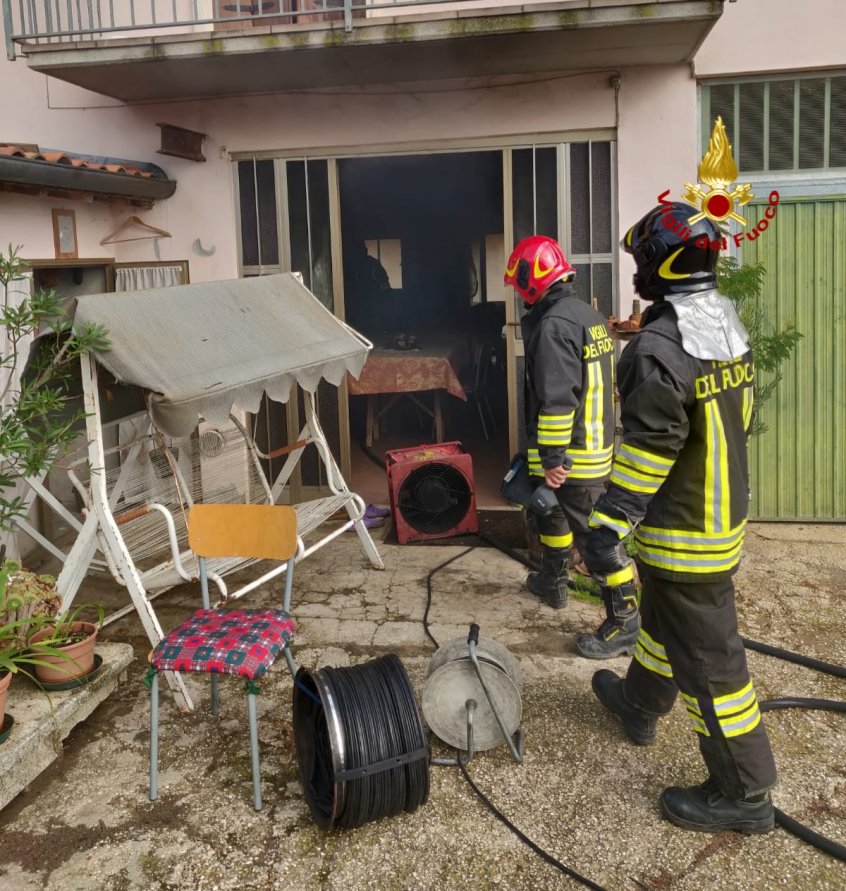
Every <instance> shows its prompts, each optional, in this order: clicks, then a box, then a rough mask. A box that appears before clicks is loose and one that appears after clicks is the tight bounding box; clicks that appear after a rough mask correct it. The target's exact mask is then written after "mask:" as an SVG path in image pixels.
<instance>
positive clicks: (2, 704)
mask: <svg viewBox="0 0 846 891" xmlns="http://www.w3.org/2000/svg"><path fill="white" fill-rule="evenodd" d="M11 683H12V672H11V671H7V672H6V673H5V674H0V725H2V723H3V716H4V715H5V714H6V693H8V691H9V684H11Z"/></svg>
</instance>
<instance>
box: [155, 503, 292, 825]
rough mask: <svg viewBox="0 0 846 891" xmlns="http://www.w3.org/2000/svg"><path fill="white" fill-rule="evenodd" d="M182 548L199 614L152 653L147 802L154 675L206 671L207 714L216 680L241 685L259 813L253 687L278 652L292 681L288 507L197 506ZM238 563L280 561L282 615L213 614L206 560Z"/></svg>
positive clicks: (214, 698)
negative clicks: (195, 574)
mask: <svg viewBox="0 0 846 891" xmlns="http://www.w3.org/2000/svg"><path fill="white" fill-rule="evenodd" d="M188 543H189V546H190V548H191V550H192V551H193V552H194V553H195V554H196V555H197V557H198V560H199V567H200V587H201V590H202V602H203V608H202V609H200V610H197V611H196V612H195V613H194V614H193V615H192V616H191V617H190V618H188V619H187V620H186V621H185V622H183V623H182V624H181V625H179V626H178V627H177V628H174V629H173V630H172V631H170V632H169V633H168V634H166V635H165V637H164V638H163V640H162V641H161V642H160V643H159V644H158V646H156V648H155V649H154V650H153V651H152V653H151V654H150V665H151V667H150V671H149V673H148V681H149V684H150V691H151V708H150V800H151V801H155V799H156V798H157V797H158V723H159V707H158V706H159V697H158V693H159V688H158V673H159V672H160V671H173V672H204V673H207V674H210V675H211V712H212V714H213V715H216V714H217V713H218V683H217V682H218V675H220V674H233V675H237V676H239V677H241V678H243V679H244V682H245V686H246V692H247V717H248V723H249V731H250V755H251V760H252V774H253V803H254V806H255V809H256V810H261V806H262V796H261V772H260V765H259V750H258V722H257V718H256V695H257V694H258V692H259V681H260V680H261V678H262V677H263V676H264V675H265V674H266V673H267V671H268V670H269V669H270V668H271V667H272V665H273V663H274V662H275V661H276V657H277V656H278V655H279V654H280V653H282V652H284V654H285V658H286V660H287V662H288V668H289V669H290V671H291V675H292V676H293V675H295V674H296V670H297V667H296V663H295V662H294V657H293V655H292V654H291V651H290V647H289V644H290V641H291V638H292V636H293V634H294V622H293V620H292V618H291V615H290V609H291V590H292V585H293V579H294V558H295V555H296V554H297V552H298V550H299V549H300V548H299V539H298V536H297V514H296V511H295V510H294V508H292V507H288V506H286V505H274V504H196V505H194V506H193V507H191V509H190V512H189V514H188ZM212 557H244V558H247V557H249V558H253V559H259V560H273V561H283V562H284V563H285V565H286V569H285V593H284V597H283V608H282V609H281V610H277V609H256V610H243V609H221V608H220V607H221V606H223V605H224V604H223V603H219V604H217V605H216V606H215V608H212V607H211V604H210V599H209V577H210V575H211V576H213V573H210V572H209V569H208V566H207V562H206V561H207V559H208V558H212Z"/></svg>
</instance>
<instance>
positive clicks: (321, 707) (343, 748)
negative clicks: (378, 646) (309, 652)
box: [293, 653, 429, 829]
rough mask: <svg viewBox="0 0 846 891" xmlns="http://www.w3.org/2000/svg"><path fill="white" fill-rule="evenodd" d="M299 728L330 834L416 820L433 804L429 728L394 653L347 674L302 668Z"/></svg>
mask: <svg viewBox="0 0 846 891" xmlns="http://www.w3.org/2000/svg"><path fill="white" fill-rule="evenodd" d="M293 723H294V739H295V742H296V747H297V759H298V761H299V769H300V782H301V783H302V787H303V791H304V792H305V797H306V801H307V802H308V806H309V809H310V810H311V813H312V816H313V817H314V819H315V821H316V822H317V824H318V825H319V826H321V827H323V828H324V829H332V828H335V827H342V828H345V829H351V828H354V827H356V826H361V825H363V824H364V823H369V822H372V821H374V820H380V819H382V818H383V817H388V816H391V815H393V814H397V813H399V812H400V811H409V812H410V811H413V810H415V809H416V808H417V807H419V806H420V805H421V804H424V803H425V802H426V799H427V798H428V797H429V752H428V748H427V746H426V739H425V735H424V732H423V722H422V721H421V719H420V713H419V712H418V710H417V702H416V700H415V698H414V692H413V691H412V688H411V683H410V681H409V679H408V675H407V674H406V671H405V668H404V667H403V664H402V662H401V661H400V660H399V658H398V657H397V656H395V655H394V654H393V653H391V654H389V655H387V656H382V657H380V658H378V659H371V660H370V661H369V662H365V663H364V664H362V665H355V666H351V667H347V668H322V669H318V670H317V671H314V672H309V671H308V670H307V669H305V668H301V669H300V670H299V671H298V672H297V677H296V680H295V683H294V715H293Z"/></svg>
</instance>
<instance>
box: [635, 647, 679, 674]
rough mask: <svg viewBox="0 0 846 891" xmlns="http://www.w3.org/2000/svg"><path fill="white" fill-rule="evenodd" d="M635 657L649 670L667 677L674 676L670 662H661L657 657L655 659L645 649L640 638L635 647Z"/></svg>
mask: <svg viewBox="0 0 846 891" xmlns="http://www.w3.org/2000/svg"><path fill="white" fill-rule="evenodd" d="M634 657H635V659H637V661H638V662H640V664H641V665H642V666H643V667H644V668H646V669H648V670H649V671H654V672H655V674H660V675H661V676H662V677H665V678H671V677H672V676H673V669H672V668H671V667H670V665H669V663H667V662H659V661H658V660H657V659H653V658H652V656H650V655H649V653H647V652H646V650H645V649H643V647H642V646H641V644H640V640H638V642H637V646H636V647H635V654H634Z"/></svg>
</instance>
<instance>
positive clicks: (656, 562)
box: [635, 533, 741, 573]
mask: <svg viewBox="0 0 846 891" xmlns="http://www.w3.org/2000/svg"><path fill="white" fill-rule="evenodd" d="M635 540H636V542H637V550H638V555H639V556H640V559H641V560H643V562H644V563H648V564H649V565H650V566H655V567H656V568H658V569H669V570H671V571H672V570H674V571H676V572H696V573H701V572H725V571H727V570H729V569H732V568H733V567H735V566H736V565H737V564H738V563H739V562H740V549H741V543H738V544H737V546H736V547H734V548H732V550H730V551H728V552H727V553H725V554H718V555H714V554H707V553H696V554H687V555H683V554H676V553H671V554H668V553H666V552H664V551H658V550H655V549H653V548H650V547H648V546H647V545H645V544H644V543H643V542H641V541H640V539H639V538H637V533H635Z"/></svg>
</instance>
